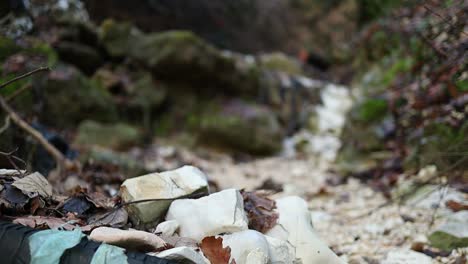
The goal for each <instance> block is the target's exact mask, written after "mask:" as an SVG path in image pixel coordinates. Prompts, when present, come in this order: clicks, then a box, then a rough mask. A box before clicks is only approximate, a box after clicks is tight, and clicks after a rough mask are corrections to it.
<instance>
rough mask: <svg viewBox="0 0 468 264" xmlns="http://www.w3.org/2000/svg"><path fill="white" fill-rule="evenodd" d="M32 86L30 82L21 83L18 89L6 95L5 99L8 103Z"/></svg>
mask: <svg viewBox="0 0 468 264" xmlns="http://www.w3.org/2000/svg"><path fill="white" fill-rule="evenodd" d="M31 87H32V84H30V83H26V84H25V85H23V86H22V87H21V88H19V89H18V90H16V91H14V92H13V93H12V94H11V95H9V96H7V97H6V98H5V100H6V101H7V102H8V103H10V102H11V101H13V99H15V98H16V97H17V96H18V95H20V94H22V93H23V92H24V91H26V90H28V89H30V88H31Z"/></svg>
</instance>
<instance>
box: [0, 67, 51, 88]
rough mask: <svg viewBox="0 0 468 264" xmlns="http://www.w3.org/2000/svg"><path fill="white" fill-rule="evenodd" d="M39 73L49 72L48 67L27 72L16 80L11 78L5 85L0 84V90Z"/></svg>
mask: <svg viewBox="0 0 468 264" xmlns="http://www.w3.org/2000/svg"><path fill="white" fill-rule="evenodd" d="M41 71H50V68H49V67H40V68H37V69H35V70H33V71H30V72H27V73H25V74H23V75H20V76H18V77H16V78H13V79H11V80H9V81H7V82H6V83H2V84H0V90H1V89H2V88H3V87H5V86H8V85H10V84H12V83H14V82H17V81H19V80H21V79H24V78H26V77H28V76H31V75H33V74H35V73H38V72H41Z"/></svg>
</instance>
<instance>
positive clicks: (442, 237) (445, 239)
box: [428, 231, 468, 251]
mask: <svg viewBox="0 0 468 264" xmlns="http://www.w3.org/2000/svg"><path fill="white" fill-rule="evenodd" d="M428 239H429V241H430V242H431V245H432V246H434V247H436V248H440V249H442V250H445V251H452V250H453V249H456V248H465V247H468V237H461V238H460V237H456V236H454V235H451V234H449V233H446V232H442V231H436V232H434V233H432V234H431V235H430V236H429V237H428Z"/></svg>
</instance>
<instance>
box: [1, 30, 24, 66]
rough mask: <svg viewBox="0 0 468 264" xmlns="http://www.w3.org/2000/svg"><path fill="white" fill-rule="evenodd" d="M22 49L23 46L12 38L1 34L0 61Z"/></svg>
mask: <svg viewBox="0 0 468 264" xmlns="http://www.w3.org/2000/svg"><path fill="white" fill-rule="evenodd" d="M20 50H21V48H20V47H19V46H17V45H16V43H15V42H14V41H13V40H12V39H9V38H6V37H2V36H0V61H3V60H5V59H6V58H7V57H9V56H10V55H13V54H15V53H16V52H18V51H20Z"/></svg>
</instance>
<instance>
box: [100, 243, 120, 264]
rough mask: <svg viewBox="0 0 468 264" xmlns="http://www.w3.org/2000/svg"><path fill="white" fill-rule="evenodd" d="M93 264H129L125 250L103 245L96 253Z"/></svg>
mask: <svg viewBox="0 0 468 264" xmlns="http://www.w3.org/2000/svg"><path fill="white" fill-rule="evenodd" d="M91 264H128V262H127V255H125V249H123V248H120V247H116V246H112V245H108V244H105V243H102V244H101V245H100V246H99V248H98V249H97V250H96V252H95V253H94V256H93V259H92V260H91Z"/></svg>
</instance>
